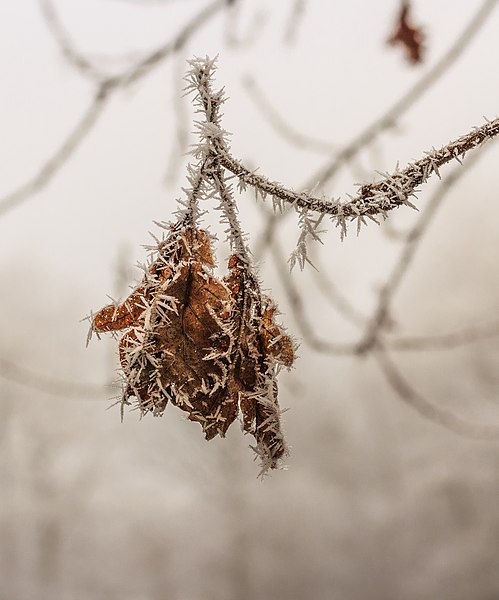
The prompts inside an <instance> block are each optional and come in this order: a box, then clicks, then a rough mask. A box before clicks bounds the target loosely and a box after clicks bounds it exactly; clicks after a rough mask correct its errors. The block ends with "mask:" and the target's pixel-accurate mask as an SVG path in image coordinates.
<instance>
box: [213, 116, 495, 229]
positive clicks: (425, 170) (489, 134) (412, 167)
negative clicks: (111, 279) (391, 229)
mask: <svg viewBox="0 0 499 600" xmlns="http://www.w3.org/2000/svg"><path fill="white" fill-rule="evenodd" d="M498 134H499V117H498V118H496V119H494V120H492V121H488V122H487V123H485V125H482V126H481V127H477V128H475V129H473V130H472V131H470V132H468V133H466V134H464V135H462V136H461V137H459V138H457V139H455V140H453V141H452V142H449V144H446V145H445V146H442V147H441V148H440V149H439V150H433V151H432V152H428V153H427V154H426V156H425V157H423V158H421V159H419V160H417V161H415V162H413V163H410V164H409V165H407V167H406V168H405V169H403V170H402V171H396V172H394V173H387V174H385V175H384V176H383V179H382V180H381V181H379V182H376V183H368V184H364V185H362V186H361V187H360V189H359V191H358V193H357V194H356V195H355V196H354V197H352V198H351V199H350V200H349V201H348V202H340V201H339V200H328V199H326V198H319V197H314V196H309V195H308V194H306V193H300V192H296V191H294V190H291V189H288V188H286V187H284V186H282V185H281V184H280V183H278V182H276V181H271V180H269V179H267V178H266V177H264V176H262V175H259V174H257V173H255V172H253V171H251V170H250V169H247V168H246V167H245V166H244V165H243V164H242V162H241V161H239V160H237V159H235V158H233V157H232V156H231V155H230V154H229V152H228V150H227V148H222V147H220V148H219V149H218V150H219V160H220V163H221V164H222V165H223V166H224V167H225V168H226V169H227V170H229V171H230V172H231V173H233V174H234V175H235V176H236V177H238V178H239V180H240V182H241V184H242V185H244V186H251V187H253V188H257V189H258V190H259V191H260V192H261V193H262V194H263V195H264V196H265V195H269V196H271V197H272V198H273V199H275V200H277V201H282V202H284V203H289V204H291V205H294V206H296V207H299V208H301V209H305V210H311V211H315V212H317V213H320V214H327V215H330V216H332V217H335V218H336V219H337V220H338V222H339V223H340V224H341V225H342V229H343V228H344V227H343V226H344V225H345V221H346V220H347V219H358V220H359V219H360V220H361V219H363V217H375V216H385V215H386V214H387V212H389V211H390V210H393V209H394V208H398V207H400V206H403V205H411V203H410V202H409V197H410V196H412V195H414V192H415V191H416V190H417V188H418V187H419V186H420V185H422V184H423V183H426V181H428V179H429V178H430V177H431V175H433V174H434V173H436V174H437V175H438V174H439V168H440V167H442V166H443V165H445V164H447V163H449V162H450V161H451V160H454V159H459V158H462V157H464V156H465V155H466V153H467V152H469V151H470V150H473V149H475V148H478V147H479V146H480V145H482V144H483V143H484V142H485V141H487V140H489V139H492V138H494V137H495V136H496V135H498Z"/></svg>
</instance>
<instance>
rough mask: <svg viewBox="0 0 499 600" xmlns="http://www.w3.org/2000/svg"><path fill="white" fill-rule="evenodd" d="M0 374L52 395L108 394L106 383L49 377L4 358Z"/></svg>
mask: <svg viewBox="0 0 499 600" xmlns="http://www.w3.org/2000/svg"><path fill="white" fill-rule="evenodd" d="M0 376H1V377H3V378H4V379H6V380H8V381H12V382H13V383H16V384H18V385H22V386H24V387H27V388H29V389H32V390H36V391H40V392H44V393H46V394H51V395H52V396H61V397H67V396H72V397H80V398H88V397H89V396H90V397H97V398H103V397H104V396H105V394H106V386H105V385H97V384H96V385H93V384H90V383H79V382H75V381H69V380H67V381H66V380H62V379H58V378H55V377H47V376H46V375H45V374H42V373H39V372H36V371H32V370H31V369H27V368H26V367H22V366H21V365H19V364H17V363H14V362H12V361H10V360H6V359H4V358H0Z"/></svg>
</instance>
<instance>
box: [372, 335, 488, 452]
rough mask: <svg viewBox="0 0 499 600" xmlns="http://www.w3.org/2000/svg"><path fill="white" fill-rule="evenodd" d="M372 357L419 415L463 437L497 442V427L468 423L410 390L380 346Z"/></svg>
mask: <svg viewBox="0 0 499 600" xmlns="http://www.w3.org/2000/svg"><path fill="white" fill-rule="evenodd" d="M374 356H375V358H376V360H377V363H378V365H379V367H380V368H381V370H382V372H383V374H384V375H385V377H386V380H387V381H388V383H389V384H390V386H391V387H392V389H393V390H394V391H395V392H396V394H397V395H398V397H399V398H400V399H401V400H403V401H404V402H405V403H406V404H408V405H409V406H411V407H412V408H413V409H414V410H416V411H417V412H418V413H419V414H420V415H422V416H423V417H425V418H426V419H429V420H430V421H433V422H434V423H437V424H439V425H442V426H443V427H445V428H446V429H450V430H451V431H453V432H455V433H457V434H459V435H462V436H464V437H468V438H472V439H475V440H497V441H499V425H481V424H478V423H470V422H468V421H465V420H464V419H462V418H461V417H458V416H457V415H455V414H454V413H452V412H449V411H447V410H445V409H443V408H440V407H438V406H435V405H434V404H432V403H431V402H429V401H428V400H427V399H426V398H424V397H423V396H422V395H421V394H419V393H418V392H417V391H416V390H414V389H413V388H412V386H411V385H410V384H409V382H408V381H407V380H406V379H405V378H404V377H403V376H402V374H401V373H400V371H399V370H398V368H397V367H396V365H395V363H394V362H393V361H392V360H391V358H390V356H389V355H388V353H387V352H386V350H385V349H384V348H383V347H382V346H380V345H378V346H377V347H376V350H375V352H374Z"/></svg>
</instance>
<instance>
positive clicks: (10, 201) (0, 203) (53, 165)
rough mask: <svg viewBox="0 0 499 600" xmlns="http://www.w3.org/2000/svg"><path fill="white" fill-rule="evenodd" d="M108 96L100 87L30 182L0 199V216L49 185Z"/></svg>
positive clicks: (82, 137) (88, 128) (77, 145)
mask: <svg viewBox="0 0 499 600" xmlns="http://www.w3.org/2000/svg"><path fill="white" fill-rule="evenodd" d="M109 96H110V88H109V87H108V86H106V85H101V86H100V87H99V88H98V90H97V92H96V94H95V95H94V97H93V98H92V100H91V102H90V104H89V105H88V107H87V108H86V110H85V112H84V114H83V117H81V118H80V119H79V121H78V122H77V124H76V126H75V128H74V129H73V130H72V131H71V133H70V134H69V136H68V137H67V138H66V140H65V141H64V142H63V144H62V145H61V146H60V147H59V148H58V149H57V150H56V152H55V153H54V154H53V155H52V156H51V157H50V158H49V159H48V160H47V162H46V163H45V164H44V165H43V166H42V167H41V169H40V170H39V171H38V173H37V174H36V175H35V176H34V177H32V178H31V179H30V180H28V181H27V182H25V183H23V184H22V185H21V186H20V187H18V188H17V189H16V190H15V191H13V192H11V193H10V194H7V196H4V197H3V198H2V199H0V216H2V215H4V214H5V213H6V212H8V211H9V210H11V209H12V208H15V207H17V206H19V205H20V204H21V203H22V202H24V201H25V200H27V199H28V198H30V197H31V196H32V195H33V194H36V193H37V192H39V191H41V190H42V189H43V188H44V187H45V186H46V185H47V184H48V183H49V181H50V180H51V179H52V177H53V176H54V175H55V174H56V173H57V172H58V171H59V170H60V169H61V167H62V166H63V165H64V164H65V163H66V162H67V161H68V160H69V159H70V158H71V156H72V155H73V154H74V153H75V151H76V150H77V149H78V147H79V146H80V144H81V143H82V142H83V140H84V139H85V138H86V137H87V135H88V134H89V133H90V131H91V130H92V129H93V127H94V125H95V123H96V122H97V119H98V118H99V117H100V115H101V114H102V113H103V111H104V108H105V107H106V105H107V102H108V100H109Z"/></svg>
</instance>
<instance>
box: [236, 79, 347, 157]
mask: <svg viewBox="0 0 499 600" xmlns="http://www.w3.org/2000/svg"><path fill="white" fill-rule="evenodd" d="M243 85H244V87H245V89H246V91H247V92H248V95H249V98H251V100H253V102H254V104H255V106H256V107H257V108H258V109H259V110H260V112H261V114H262V115H263V116H264V117H265V118H266V119H267V121H268V122H269V124H270V125H271V127H273V129H274V130H275V131H276V132H277V133H278V134H279V135H281V136H282V137H283V138H284V139H286V140H287V141H289V142H290V143H291V144H294V145H295V146H298V147H300V148H302V149H303V148H305V149H307V150H311V151H313V152H320V153H321V154H328V155H331V154H334V153H335V152H336V151H337V150H338V145H337V144H332V143H331V142H326V141H325V140H319V139H316V138H313V137H311V136H309V135H306V134H303V133H301V132H300V131H297V130H296V129H294V128H293V126H292V125H290V124H289V123H287V122H286V121H285V120H284V119H283V118H282V116H281V114H280V113H279V112H278V111H277V110H276V109H275V108H274V107H273V106H272V104H271V103H270V101H269V99H268V98H266V97H265V95H264V94H263V91H262V90H261V89H260V87H259V86H258V83H257V82H256V80H255V78H254V77H250V76H247V77H245V78H244V79H243Z"/></svg>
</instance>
